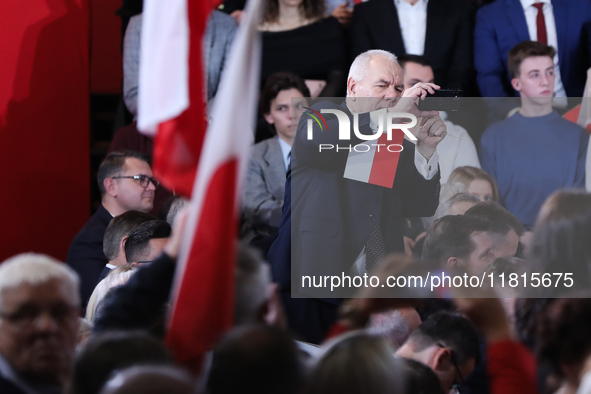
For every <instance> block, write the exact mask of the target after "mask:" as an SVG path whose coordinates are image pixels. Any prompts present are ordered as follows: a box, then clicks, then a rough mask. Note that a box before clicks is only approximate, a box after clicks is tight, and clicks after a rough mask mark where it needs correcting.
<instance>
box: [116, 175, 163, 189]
mask: <svg viewBox="0 0 591 394" xmlns="http://www.w3.org/2000/svg"><path fill="white" fill-rule="evenodd" d="M111 179H135V180H136V181H140V186H141V187H143V188H144V189H145V188H147V187H148V185H149V184H150V182H152V184H153V185H154V187H155V188H157V187H158V186H160V182H158V181H157V180H156V179H154V178H152V177H150V176H147V175H126V176H123V175H120V176H113V177H111Z"/></svg>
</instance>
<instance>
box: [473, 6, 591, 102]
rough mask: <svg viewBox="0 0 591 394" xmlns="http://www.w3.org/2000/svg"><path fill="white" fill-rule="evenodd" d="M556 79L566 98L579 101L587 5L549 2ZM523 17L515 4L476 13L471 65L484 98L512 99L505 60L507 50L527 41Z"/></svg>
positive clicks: (590, 13)
mask: <svg viewBox="0 0 591 394" xmlns="http://www.w3.org/2000/svg"><path fill="white" fill-rule="evenodd" d="M552 8H553V11H554V20H555V22H556V34H557V37H558V59H559V61H560V77H561V79H562V83H563V85H564V88H565V90H566V94H567V96H569V97H581V96H582V94H583V89H584V87H585V81H586V79H587V69H588V68H589V66H591V64H590V61H589V56H590V54H591V42H590V40H589V24H590V23H591V2H589V1H588V0H552ZM529 39H530V37H529V32H528V29H527V23H526V21H525V13H524V12H523V7H522V6H521V2H520V1H519V0H497V1H495V2H493V3H491V4H488V5H485V6H483V7H482V8H480V9H479V10H478V14H477V17H476V29H475V32H474V64H475V66H476V71H477V79H478V86H479V87H480V92H481V93H482V95H483V96H484V97H514V96H516V95H517V92H515V90H514V89H513V87H512V86H511V82H510V81H511V78H510V76H509V69H508V66H507V60H508V57H509V50H510V49H511V48H513V47H514V46H515V45H517V44H519V43H520V42H522V41H526V40H529Z"/></svg>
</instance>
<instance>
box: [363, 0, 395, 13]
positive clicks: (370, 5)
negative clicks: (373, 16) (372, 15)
mask: <svg viewBox="0 0 591 394" xmlns="http://www.w3.org/2000/svg"><path fill="white" fill-rule="evenodd" d="M386 1H392V0H371V1H364V2H362V3H359V4H356V5H355V9H354V12H355V13H356V12H360V13H364V12H373V11H375V10H376V9H379V8H381V7H382V6H383V5H384V3H385V2H386Z"/></svg>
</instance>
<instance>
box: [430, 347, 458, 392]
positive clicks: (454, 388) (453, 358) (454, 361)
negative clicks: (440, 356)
mask: <svg viewBox="0 0 591 394" xmlns="http://www.w3.org/2000/svg"><path fill="white" fill-rule="evenodd" d="M437 346H439V347H440V348H444V349H446V348H447V349H449V348H448V347H447V346H445V345H444V344H442V343H438V344H437ZM449 352H450V357H449V358H450V361H451V364H452V365H453V366H454V368H455V370H456V373H455V376H454V380H453V383H452V385H451V390H450V391H449V392H450V393H454V394H460V387H461V384H462V382H463V381H464V375H463V374H462V371H461V370H460V366H459V364H458V358H457V357H456V353H455V352H454V351H453V350H452V349H449ZM458 377H459V379H457V378H458Z"/></svg>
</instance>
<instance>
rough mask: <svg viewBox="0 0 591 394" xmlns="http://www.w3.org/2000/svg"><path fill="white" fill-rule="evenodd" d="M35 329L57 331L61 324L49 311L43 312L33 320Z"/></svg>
mask: <svg viewBox="0 0 591 394" xmlns="http://www.w3.org/2000/svg"><path fill="white" fill-rule="evenodd" d="M33 324H34V327H35V329H37V330H39V331H56V330H59V325H58V323H57V321H56V320H55V318H54V317H53V316H51V313H49V312H47V311H46V312H42V313H41V314H39V316H37V317H36V318H35V321H34V322H33Z"/></svg>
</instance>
